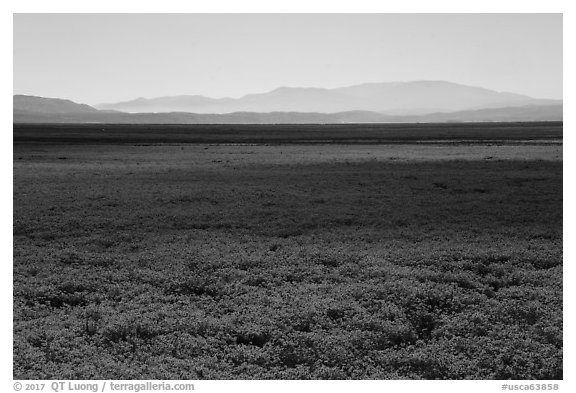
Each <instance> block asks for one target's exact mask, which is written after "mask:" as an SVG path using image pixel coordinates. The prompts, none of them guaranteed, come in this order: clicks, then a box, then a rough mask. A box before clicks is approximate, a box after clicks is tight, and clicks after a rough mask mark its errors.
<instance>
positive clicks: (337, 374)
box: [14, 144, 562, 379]
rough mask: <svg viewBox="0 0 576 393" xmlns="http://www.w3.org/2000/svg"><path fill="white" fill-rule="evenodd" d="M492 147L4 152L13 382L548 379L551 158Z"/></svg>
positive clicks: (553, 283) (553, 237)
mask: <svg viewBox="0 0 576 393" xmlns="http://www.w3.org/2000/svg"><path fill="white" fill-rule="evenodd" d="M484 148H485V147H482V146H478V149H484ZM507 148H510V149H512V150H510V151H513V152H514V155H513V156H514V157H516V154H517V152H518V150H517V149H523V147H517V146H515V147H506V146H500V147H493V148H492V149H493V151H491V152H490V155H489V156H487V155H485V156H484V158H483V159H475V160H444V159H443V157H444V153H445V150H435V148H433V147H430V151H429V152H428V155H429V157H431V158H430V159H429V160H426V161H417V160H412V159H406V157H404V156H403V154H404V153H403V151H404V152H406V151H408V152H410V151H412V150H411V149H414V146H396V147H394V149H389V148H386V147H382V151H383V152H384V153H377V152H374V146H366V147H365V149H366V150H362V149H360V150H358V151H357V152H356V156H357V157H358V158H357V159H354V157H353V156H351V155H350V154H348V155H346V153H345V152H346V150H347V149H351V148H348V147H346V146H343V147H342V146H341V147H337V146H332V147H325V146H324V147H318V148H317V149H316V148H307V147H301V146H248V147H246V146H244V147H238V146H236V147H234V146H233V147H226V146H207V145H181V146H129V145H125V146H100V147H95V146H92V145H82V146H61V145H34V144H15V145H14V378H18V379H35V378H38V379H49V378H58V379H97V378H101V379H107V378H114V379H203V378H208V379H236V378H242V379H250V378H259V379H262V378H263V379H265V378H274V379H308V378H321V379H333V378H335V379H348V378H353V379H390V378H409V379H421V378H424V379H467V378H475V379H508V378H512V379H532V378H534V379H560V378H562V162H561V160H558V159H554V157H556V156H555V154H557V153H558V150H555V151H553V152H552V153H550V157H552V158H553V159H551V160H538V161H536V160H530V159H528V160H518V159H514V160H512V159H501V158H502V157H500V156H501V155H502V154H504V155H506V154H507V153H506V151H507V150H506V149H507ZM532 148H533V147H532ZM542 148H548V147H542ZM315 149H316V150H315ZM447 149H448V148H447ZM449 149H452V150H451V151H453V152H458V151H459V150H458V149H468V150H465V151H473V150H474V149H472V148H470V147H469V146H468V147H466V146H452V147H449ZM470 149H472V150H470ZM526 149H527V150H526V151H528V152H530V151H531V150H530V148H529V147H526ZM376 150H378V149H376ZM363 151H364V153H366V151H368V152H372V153H373V154H372V153H371V154H372V155H370V154H367V153H366V154H363V153H362V152H363ZM545 151H548V150H545ZM342 154H344V156H345V157H346V159H344V160H338V157H342ZM410 154H412V153H410ZM483 154H485V153H483ZM560 154H561V151H560ZM435 155H436V156H435ZM399 157H400V158H399ZM402 157H404V158H402ZM434 157H435V158H434ZM499 157H500V158H499ZM504 158H505V157H504ZM528 158H529V157H528Z"/></svg>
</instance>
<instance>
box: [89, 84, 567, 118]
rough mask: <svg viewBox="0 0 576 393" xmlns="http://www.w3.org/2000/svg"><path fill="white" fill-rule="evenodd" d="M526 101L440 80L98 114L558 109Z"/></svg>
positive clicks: (128, 106)
mask: <svg viewBox="0 0 576 393" xmlns="http://www.w3.org/2000/svg"><path fill="white" fill-rule="evenodd" d="M558 103H559V101H557V100H541V99H534V98H531V97H528V96H524V95H520V94H513V93H500V92H496V91H493V90H488V89H483V88H479V87H470V86H463V85H459V84H456V83H450V82H443V81H417V82H394V83H367V84H362V85H356V86H350V87H342V88H337V89H321V88H293V87H281V88H278V89H276V90H272V91H270V92H268V93H262V94H248V95H245V96H244V97H241V98H220V99H215V98H209V97H204V96H198V95H193V96H172V97H159V98H151V99H146V98H138V99H136V100H132V101H126V102H119V103H112V104H100V105H96V108H98V109H107V110H117V111H122V112H130V113H143V112H162V113H167V112H190V113H220V114H222V113H233V112H258V113H268V112H308V113H309V112H316V113H338V112H349V111H371V112H378V113H384V114H387V115H418V114H420V115H421V114H427V113H435V112H455V111H462V110H474V109H486V108H502V107H513V106H524V105H550V104H558Z"/></svg>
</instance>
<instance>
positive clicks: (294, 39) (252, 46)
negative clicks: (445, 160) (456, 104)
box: [13, 14, 563, 105]
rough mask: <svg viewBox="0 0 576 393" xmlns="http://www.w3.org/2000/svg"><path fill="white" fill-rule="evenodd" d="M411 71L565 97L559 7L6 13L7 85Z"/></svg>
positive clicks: (77, 92) (30, 88) (314, 79)
mask: <svg viewBox="0 0 576 393" xmlns="http://www.w3.org/2000/svg"><path fill="white" fill-rule="evenodd" d="M419 80H441V81H447V82H453V83H458V84H463V85H468V86H477V87H482V88H486V89H490V90H495V91H501V92H511V93H517V94H523V95H528V96H530V97H534V98H552V99H562V89H563V86H562V15H561V14H15V15H14V90H13V93H14V94H26V95H37V96H42V97H55V98H64V99H70V100H73V101H76V102H80V103H86V104H90V105H96V104H101V103H107V102H118V101H128V100H132V99H135V98H138V97H144V98H154V97H161V96H177V95H203V96H207V97H212V98H222V97H233V98H237V97H241V96H244V95H246V94H253V93H263V92H267V91H270V90H274V89H276V88H279V87H317V88H327V89H331V88H338V87H345V86H351V85H357V84H364V83H380V82H409V81H419Z"/></svg>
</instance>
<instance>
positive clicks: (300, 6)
mask: <svg viewBox="0 0 576 393" xmlns="http://www.w3.org/2000/svg"><path fill="white" fill-rule="evenodd" d="M6 3H7V4H6ZM6 3H3V5H2V8H3V11H4V12H3V13H2V19H1V22H0V23H1V26H2V27H1V29H2V33H3V34H2V35H1V37H2V38H1V39H2V42H3V45H2V48H3V51H4V53H5V54H6V56H4V57H3V59H4V61H2V62H1V63H0V64H1V66H2V71H3V72H2V77H3V82H4V83H3V84H2V86H4V88H5V89H8V87H9V86H10V87H12V84H13V72H12V71H13V68H12V67H13V63H12V61H11V62H8V58H9V56H8V55H7V52H8V51H10V58H11V57H12V44H13V43H12V35H13V26H12V23H13V19H12V14H13V13H55V12H66V13H69V12H79V13H94V12H102V13H136V12H152V13H170V12H175V13H183V12H190V13H207V12H210V13H212V12H214V13H222V12H226V13H239V12H242V13H249V12H252V13H266V12H274V13H278V12H280V13H284V12H301V13H327V12H330V13H363V12H368V13H374V12H383V13H413V12H417V13H442V12H447V13H564V37H565V39H564V69H565V70H568V72H567V73H566V75H565V79H564V100H565V104H564V105H565V111H564V123H565V127H564V128H565V129H566V130H567V132H566V133H565V134H564V152H565V160H564V244H565V245H566V247H565V248H564V262H565V263H564V282H565V283H567V284H571V279H572V278H573V277H574V267H573V265H572V264H571V262H572V260H573V259H574V258H573V256H574V247H573V245H574V244H576V237H575V236H574V233H576V232H572V231H571V230H570V226H571V225H570V224H572V223H574V222H575V221H574V218H575V212H576V210H575V208H574V207H573V206H574V204H573V203H571V202H574V199H573V195H574V194H573V190H574V180H573V175H572V174H573V173H574V170H575V169H576V167H575V163H574V160H573V159H572V154H571V153H572V150H573V146H574V143H573V142H574V138H575V137H574V136H573V135H572V132H573V130H572V125H573V124H574V122H573V119H572V117H573V115H572V114H571V110H570V109H571V103H572V99H571V93H572V91H571V90H570V89H568V88H567V87H568V86H574V84H573V82H574V77H573V76H572V73H571V72H570V71H571V70H575V69H576V67H575V64H574V52H573V51H574V50H573V47H574V42H573V40H572V39H571V37H576V32H575V31H574V30H575V28H574V26H575V25H576V20H575V17H574V12H572V11H573V10H572V9H571V8H572V7H571V6H570V5H571V3H570V1H568V0H547V1H541V0H524V1H520V0H519V1H506V0H484V1H474V2H471V1H462V0H434V1H429V0H403V1H369V0H354V1H342V0H337V1H330V2H328V1H321V0H292V1H283V2H278V1H272V0H268V1H266V0H243V1H240V0H236V1H235V0H211V1H202V2H198V1H190V0H188V1H186V0H163V1H161V2H143V1H120V0H101V1H98V2H89V3H87V2H81V1H77V0H76V1H74V0H52V1H46V0H44V1H41V0H34V1H31V0H26V1H15V0H11V1H8V2H6ZM12 92H13V89H10V95H8V92H6V94H4V95H2V100H3V102H2V106H1V108H2V113H3V116H2V119H3V126H4V127H3V129H2V131H1V132H0V135H1V138H2V144H1V146H2V153H3V154H2V155H1V157H2V166H1V174H2V181H3V183H2V184H3V185H4V187H3V190H4V192H3V193H2V198H3V200H2V202H3V204H2V207H3V208H2V226H1V230H2V233H1V235H2V236H0V239H1V242H2V243H1V246H0V247H1V250H2V256H3V258H2V263H1V264H0V269H1V270H0V275H1V277H2V284H3V285H1V293H0V295H1V298H0V299H1V300H0V304H1V306H2V309H1V310H2V314H1V315H2V316H3V317H4V323H3V324H1V325H0V326H1V334H2V344H3V346H2V348H3V351H2V354H1V356H0V370H1V371H0V372H1V380H0V381H1V384H0V386H1V387H2V388H3V389H2V390H3V391H6V392H11V391H14V390H13V381H12V195H13V190H12V183H13V180H12V133H11V131H9V130H11V127H12V111H11V109H10V108H11V105H12V104H11V95H12ZM574 295H575V291H574V289H573V286H572V285H565V286H564V299H565V302H564V303H565V308H564V332H565V335H564V381H559V382H558V381H552V382H553V383H556V382H558V383H559V384H560V386H561V389H560V390H561V391H565V392H567V391H576V383H575V380H576V379H575V377H574V374H573V373H571V370H574V369H575V367H574V365H575V364H576V363H575V361H574V342H575V340H574V338H573V334H570V333H572V332H574V331H576V325H575V323H574V307H573V306H572V304H573V302H571V301H570V300H571V299H573V298H574ZM133 382H136V381H133ZM194 382H195V384H196V390H197V391H224V390H227V391H241V392H244V391H245V392H269V391H270V390H272V389H274V390H280V391H294V390H306V391H311V390H313V389H314V390H316V389H322V390H328V391H336V392H344V391H349V390H351V389H357V388H361V389H362V391H366V392H384V391H390V392H398V391H405V390H408V391H411V390H412V389H414V390H418V391H433V392H435V391H438V392H463V391H466V392H467V393H472V392H495V391H501V385H502V382H499V381H316V382H302V381H268V382H250V381H236V382H233V381H194ZM532 382H536V381H532ZM513 383H517V384H520V383H521V382H520V381H516V382H513ZM527 383H529V381H527ZM45 391H49V390H47V389H46V390H45Z"/></svg>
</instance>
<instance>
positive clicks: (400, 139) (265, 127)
mask: <svg viewBox="0 0 576 393" xmlns="http://www.w3.org/2000/svg"><path fill="white" fill-rule="evenodd" d="M562 127H563V123H562V122H526V123H437V124H424V123H422V124H297V125H296V124H294V125H291V124H288V125H287V124H276V125H270V124H251V125H245V124H241V125H240V124H238V125H234V124H230V125H176V124H174V125H166V124H161V125H155V124H133V125H127V124H14V134H13V140H14V143H58V144H95V143H96V144H99V143H101V144H134V143H153V144H157V143H248V144H317V143H323V144H324V143H345V144H352V143H354V144H394V143H414V142H419V143H422V142H426V143H438V142H441V143H446V142H452V143H458V142H463V143H475V142H479V141H480V142H486V141H493V142H519V141H549V140H556V141H561V140H562Z"/></svg>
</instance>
